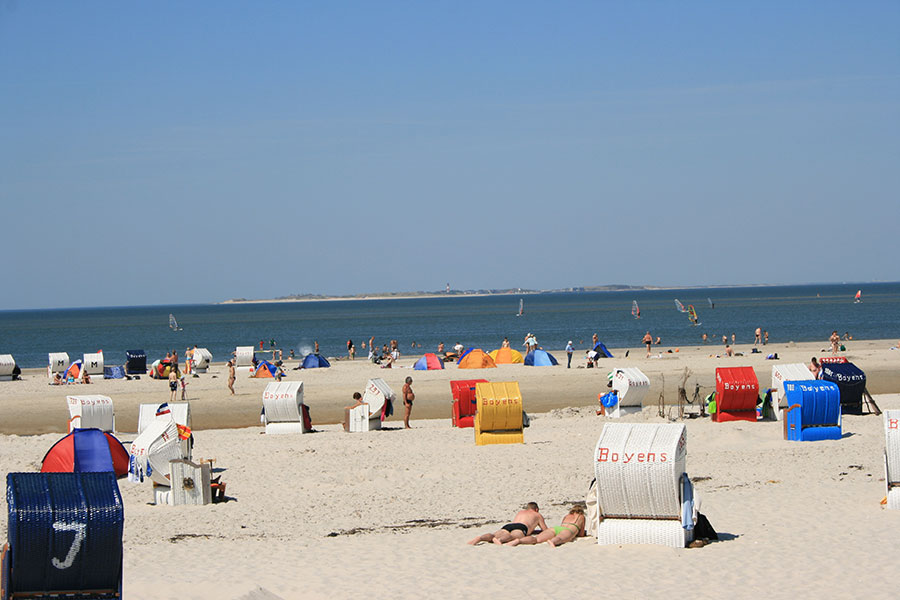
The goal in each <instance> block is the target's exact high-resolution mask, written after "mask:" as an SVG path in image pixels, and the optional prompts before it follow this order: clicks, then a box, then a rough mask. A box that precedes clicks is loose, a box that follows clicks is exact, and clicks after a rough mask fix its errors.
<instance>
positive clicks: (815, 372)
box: [809, 356, 822, 379]
mask: <svg viewBox="0 0 900 600" xmlns="http://www.w3.org/2000/svg"><path fill="white" fill-rule="evenodd" d="M809 372H810V373H812V376H813V379H818V378H819V376H820V375H821V374H822V365H820V364H819V361H818V360H816V357H815V356H813V357H812V358H811V359H810V360H809Z"/></svg>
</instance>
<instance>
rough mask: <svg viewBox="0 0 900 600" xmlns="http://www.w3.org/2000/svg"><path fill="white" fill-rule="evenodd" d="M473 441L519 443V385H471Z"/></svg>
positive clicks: (520, 434) (521, 438)
mask: <svg viewBox="0 0 900 600" xmlns="http://www.w3.org/2000/svg"><path fill="white" fill-rule="evenodd" d="M475 403H476V410H477V412H476V413H475V444H476V445H478V446H486V445H488V444H523V443H525V436H524V435H523V433H522V428H523V422H522V394H521V393H520V392H519V384H518V383H517V382H515V381H510V382H482V383H477V384H475Z"/></svg>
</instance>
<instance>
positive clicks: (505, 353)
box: [491, 348, 525, 365]
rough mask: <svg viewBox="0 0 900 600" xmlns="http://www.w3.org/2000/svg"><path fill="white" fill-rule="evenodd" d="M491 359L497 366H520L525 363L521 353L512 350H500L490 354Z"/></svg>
mask: <svg viewBox="0 0 900 600" xmlns="http://www.w3.org/2000/svg"><path fill="white" fill-rule="evenodd" d="M491 358H493V359H494V362H495V363H496V364H498V365H521V364H522V363H524V362H525V359H524V358H523V357H522V353H521V352H519V351H518V350H513V349H512V348H500V349H498V350H494V351H493V352H491Z"/></svg>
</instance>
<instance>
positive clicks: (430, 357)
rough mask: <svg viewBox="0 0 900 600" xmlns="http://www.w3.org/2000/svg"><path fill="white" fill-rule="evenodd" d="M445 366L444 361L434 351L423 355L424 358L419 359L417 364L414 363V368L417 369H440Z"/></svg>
mask: <svg viewBox="0 0 900 600" xmlns="http://www.w3.org/2000/svg"><path fill="white" fill-rule="evenodd" d="M443 368H444V363H443V361H442V360H441V359H439V358H438V357H437V355H436V354H434V353H433V352H429V353H427V354H425V355H423V356H422V358H420V359H419V360H417V361H416V364H414V365H413V369H415V370H416V371H439V370H440V369H443Z"/></svg>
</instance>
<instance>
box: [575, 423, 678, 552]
mask: <svg viewBox="0 0 900 600" xmlns="http://www.w3.org/2000/svg"><path fill="white" fill-rule="evenodd" d="M686 458H687V429H686V428H685V426H684V425H682V424H664V425H660V424H650V423H606V424H605V425H604V426H603V431H602V433H601V434H600V439H599V440H598V441H597V446H596V449H595V450H594V475H595V477H596V479H597V505H598V507H599V510H598V513H599V517H600V520H599V522H597V523H592V524H591V525H590V526H589V529H592V530H594V531H596V532H597V543H599V544H660V545H663V546H670V547H672V548H683V547H684V546H685V544H687V543H688V542H690V541H691V540H692V539H693V528H694V523H695V519H696V516H695V514H694V506H693V487H692V486H691V482H690V479H689V478H688V476H687V473H685V470H684V469H685V462H686Z"/></svg>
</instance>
